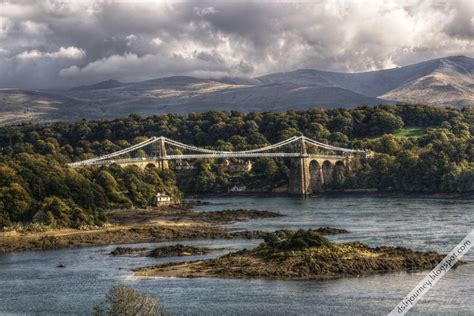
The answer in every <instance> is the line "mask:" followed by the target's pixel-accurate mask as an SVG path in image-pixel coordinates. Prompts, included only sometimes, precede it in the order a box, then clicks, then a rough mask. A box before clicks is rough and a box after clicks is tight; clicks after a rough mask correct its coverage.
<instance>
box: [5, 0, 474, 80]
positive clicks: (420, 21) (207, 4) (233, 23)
mask: <svg viewBox="0 0 474 316" xmlns="http://www.w3.org/2000/svg"><path fill="white" fill-rule="evenodd" d="M473 32H474V5H473V3H472V1H470V0H466V1H452V2H451V1H446V2H433V1H398V2H396V3H395V2H385V3H382V2H379V1H357V2H356V1H333V0H327V1H307V2H271V1H255V2H243V1H194V2H191V1H189V2H172V1H170V2H166V1H117V2H115V1H33V0H32V1H11V2H7V1H1V0H0V86H3V87H6V86H10V87H12V86H15V87H23V88H51V87H59V86H71V85H78V84H84V83H91V82H96V81H100V80H105V79H109V78H113V79H118V80H122V81H132V80H144V79H150V78H157V77H164V76H171V75H194V76H202V77H219V76H246V77H252V76H258V75H262V74H265V73H269V72H277V71H287V70H293V69H297V68H317V69H323V70H330V71H367V70H374V69H380V68H387V67H394V66H400V65H405V64H409V63H415V62H419V61H422V60H425V59H429V58H436V57H442V56H448V55H459V54H464V55H470V56H472V53H473V52H474V33H473Z"/></svg>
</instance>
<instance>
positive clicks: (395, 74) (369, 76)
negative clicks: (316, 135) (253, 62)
mask: <svg viewBox="0 0 474 316" xmlns="http://www.w3.org/2000/svg"><path fill="white" fill-rule="evenodd" d="M256 79H258V80H260V81H261V82H262V83H282V82H285V83H290V82H291V83H295V84H302V85H306V84H314V85H321V86H328V87H329V86H332V87H340V88H343V89H347V90H350V91H354V92H356V93H359V94H362V95H366V96H370V97H378V98H382V99H388V100H396V101H401V102H415V103H423V104H431V105H433V106H452V107H463V106H466V105H474V85H473V84H474V59H472V58H469V57H465V56H454V57H446V58H440V59H433V60H429V61H425V62H421V63H418V64H414V65H409V66H405V67H399V68H393V69H384V70H379V71H371V72H362V73H337V72H326V71H319V70H311V69H302V70H296V71H292V72H284V73H276V74H270V75H266V76H262V77H259V78H256Z"/></svg>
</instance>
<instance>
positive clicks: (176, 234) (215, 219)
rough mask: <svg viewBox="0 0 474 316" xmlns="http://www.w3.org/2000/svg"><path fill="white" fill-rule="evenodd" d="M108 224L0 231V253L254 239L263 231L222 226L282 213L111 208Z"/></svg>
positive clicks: (260, 235)
mask: <svg viewBox="0 0 474 316" xmlns="http://www.w3.org/2000/svg"><path fill="white" fill-rule="evenodd" d="M107 215H108V216H109V217H110V218H109V222H110V224H108V225H106V226H105V227H100V228H94V229H90V230H79V229H71V228H62V229H50V230H47V231H44V232H43V231H42V232H28V233H19V232H0V254H1V253H9V252H15V251H27V250H52V249H61V248H71V247H75V248H79V247H94V246H102V245H110V244H117V245H118V244H134V243H149V242H162V241H183V240H198V239H257V238H262V236H263V235H264V234H265V233H264V232H259V231H242V230H236V229H230V228H225V227H222V225H223V224H229V223H232V222H236V221H244V220H249V219H258V218H268V217H277V216H282V215H280V214H278V213H273V212H270V211H260V210H233V211H226V210H224V211H218V212H197V211H192V210H189V209H185V208H175V207H165V208H161V209H148V210H145V209H138V210H111V211H109V212H107Z"/></svg>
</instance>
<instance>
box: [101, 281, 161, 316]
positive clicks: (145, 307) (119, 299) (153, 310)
mask: <svg viewBox="0 0 474 316" xmlns="http://www.w3.org/2000/svg"><path fill="white" fill-rule="evenodd" d="M94 311H95V315H98V316H102V315H113V316H128V315H140V316H164V315H169V314H168V313H167V312H165V311H163V310H161V307H160V302H159V301H158V300H157V299H155V298H154V297H152V296H150V295H148V294H144V293H140V292H137V291H135V290H134V289H133V288H131V287H126V286H123V285H115V286H113V287H111V288H110V290H109V292H108V293H107V296H106V298H105V302H103V303H101V304H99V305H96V306H95V307H94Z"/></svg>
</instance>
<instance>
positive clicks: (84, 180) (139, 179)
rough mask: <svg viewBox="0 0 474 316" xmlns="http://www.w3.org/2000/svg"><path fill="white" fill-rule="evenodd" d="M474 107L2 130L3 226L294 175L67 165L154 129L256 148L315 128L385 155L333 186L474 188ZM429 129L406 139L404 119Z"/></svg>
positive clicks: (318, 135) (231, 115) (61, 220)
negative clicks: (161, 195) (157, 196)
mask: <svg viewBox="0 0 474 316" xmlns="http://www.w3.org/2000/svg"><path fill="white" fill-rule="evenodd" d="M473 118H474V112H473V109H471V108H465V109H463V110H455V109H440V108H433V107H429V106H423V105H407V104H405V105H397V106H377V107H360V108H356V109H352V110H347V109H332V110H323V109H311V110H307V111H287V112H284V113H276V112H264V113H256V112H250V113H242V112H237V111H231V112H219V111H210V112H205V113H190V114H188V115H177V114H165V115H160V116H150V117H141V116H139V115H135V114H133V115H130V116H129V117H126V118H119V119H114V120H99V121H86V120H83V121H78V122H56V123H48V124H22V125H15V126H4V127H1V128H0V226H6V225H9V224H10V223H12V222H28V221H31V220H32V219H33V218H35V219H39V220H41V221H43V222H46V223H48V224H52V225H61V226H73V227H78V226H80V225H85V224H100V223H102V222H103V221H105V216H104V215H103V211H104V210H106V209H108V208H111V207H135V206H136V207H142V206H146V205H147V204H148V203H149V202H150V199H151V197H152V195H153V194H154V193H156V192H157V191H162V192H168V193H169V194H170V195H173V196H179V195H180V194H181V193H180V192H181V191H184V192H221V191H227V190H228V189H229V188H230V187H231V186H233V185H235V184H243V185H246V186H247V187H249V188H266V189H269V190H270V189H272V188H275V187H277V186H281V185H284V184H286V183H287V181H288V173H289V161H287V160H280V159H265V158H262V159H256V160H255V161H254V166H253V170H252V172H250V173H246V172H241V173H239V174H237V175H235V174H232V173H229V172H228V171H226V170H225V168H223V167H222V166H223V161H222V160H203V161H198V162H197V163H196V165H195V168H194V169H192V170H190V171H188V172H185V173H184V174H183V175H182V176H178V177H177V178H176V176H175V174H174V173H173V172H171V171H160V170H158V169H156V168H154V167H147V169H146V170H141V169H139V168H137V167H134V166H129V167H127V168H120V167H118V166H110V167H100V168H97V167H96V168H86V169H70V168H66V167H64V165H65V163H67V162H71V161H77V160H82V159H87V158H92V157H95V156H97V155H102V154H106V153H110V152H113V151H116V150H119V149H122V148H126V147H129V146H130V145H133V144H136V143H138V142H141V141H143V140H144V139H146V138H148V137H151V136H166V137H169V138H172V139H174V140H177V141H181V142H184V143H188V144H193V145H196V146H200V147H209V148H215V149H218V150H246V149H253V148H258V147H262V146H264V145H268V144H272V143H275V142H278V141H282V140H284V139H287V138H289V137H291V136H299V135H305V136H308V137H310V138H313V139H316V140H318V141H321V142H326V143H330V144H332V145H336V146H342V147H348V148H357V149H370V150H373V151H375V152H377V153H379V154H378V155H377V156H376V157H375V158H373V159H370V160H369V161H368V162H367V163H366V164H364V165H363V166H362V167H361V168H360V169H357V170H352V171H348V170H343V171H341V170H338V171H337V172H338V174H336V175H335V176H334V181H333V183H331V185H330V187H328V189H331V190H343V189H364V188H376V189H378V190H380V191H402V192H426V193H432V192H469V191H473V190H474V183H473V180H474V165H473V163H474V158H473V157H474V155H473V154H474V147H473V138H472V134H473V132H474V129H473V128H474V120H473ZM407 126H408V127H417V128H420V129H423V133H422V135H421V136H419V137H402V136H400V135H399V134H396V133H397V132H399V131H400V130H401V129H402V128H403V127H407Z"/></svg>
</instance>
